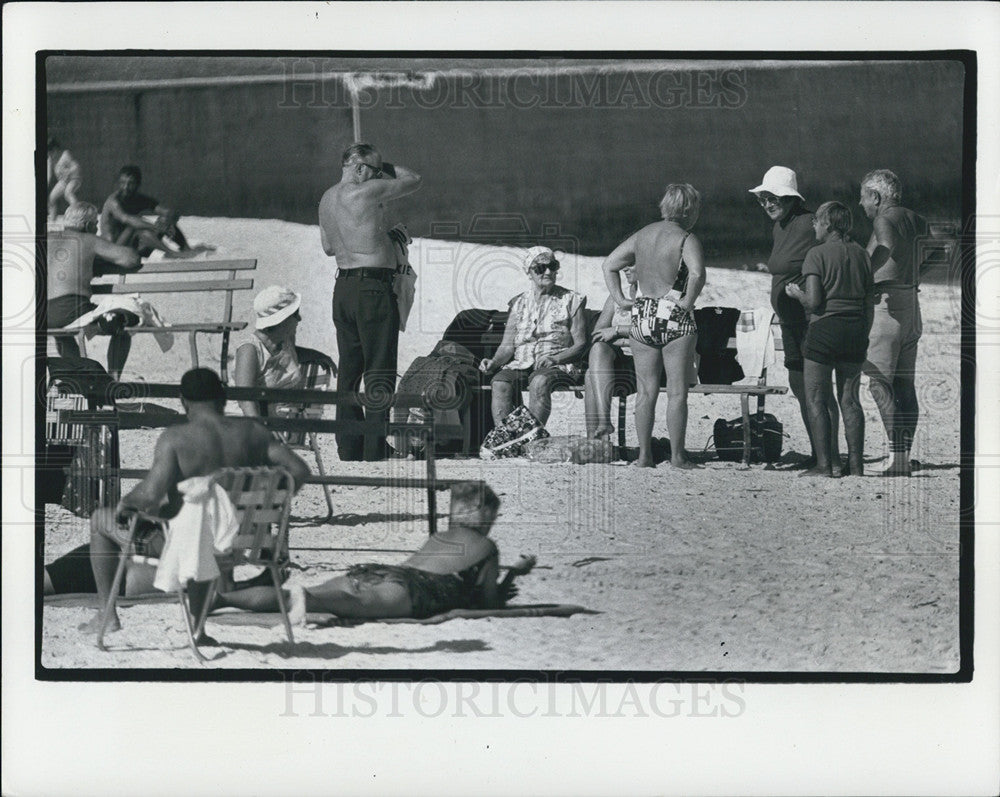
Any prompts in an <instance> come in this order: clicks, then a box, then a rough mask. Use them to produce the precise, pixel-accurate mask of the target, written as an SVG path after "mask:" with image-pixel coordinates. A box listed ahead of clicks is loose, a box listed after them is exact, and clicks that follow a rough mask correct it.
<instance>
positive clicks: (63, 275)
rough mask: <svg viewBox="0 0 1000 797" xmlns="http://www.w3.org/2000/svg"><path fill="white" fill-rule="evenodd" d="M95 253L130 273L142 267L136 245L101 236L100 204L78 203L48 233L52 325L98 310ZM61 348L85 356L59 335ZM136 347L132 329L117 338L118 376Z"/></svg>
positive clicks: (113, 362)
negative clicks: (93, 298)
mask: <svg viewBox="0 0 1000 797" xmlns="http://www.w3.org/2000/svg"><path fill="white" fill-rule="evenodd" d="M95 257H102V258H104V260H105V261H107V262H110V263H112V264H113V265H114V266H116V267H117V268H119V269H122V270H126V271H134V270H135V269H137V268H139V266H141V265H142V264H141V263H140V261H139V255H138V253H137V252H136V251H135V250H134V249H129V248H128V247H127V246H120V245H118V244H115V243H111V242H110V241H106V240H104V239H103V238H99V237H98V236H97V208H96V207H94V206H93V205H91V204H90V203H89V202H75V203H74V204H72V205H70V206H69V207H68V208H67V209H66V214H65V216H64V217H63V229H62V230H58V231H56V230H53V231H52V232H49V233H48V234H47V235H46V272H47V273H46V280H47V287H48V293H47V299H48V303H47V305H46V316H47V320H46V323H47V326H48V328H49V329H61V328H62V327H64V326H66V325H67V324H69V323H71V322H73V321H76V319H78V318H79V317H80V316H82V315H86V314H87V313H89V312H90V311H91V310H94V309H96V306H95V305H94V304H93V303H92V302H91V300H90V297H91V287H90V281H91V280H92V279H93V278H94V258H95ZM56 348H57V349H58V351H59V356H60V357H79V356H80V347H79V346H77V345H76V341H75V340H73V338H64V337H60V338H56ZM131 348H132V337H131V336H130V335H129V334H128V333H127V332H118V333H116V334H113V335H112V336H111V342H110V344H109V345H108V372H109V373H110V374H111V375H112V376H114V377H115V378H116V379H117V378H118V377H119V376H121V372H122V368H124V367H125V360H126V359H128V353H129V350H130V349H131Z"/></svg>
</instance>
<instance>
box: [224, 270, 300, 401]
mask: <svg viewBox="0 0 1000 797" xmlns="http://www.w3.org/2000/svg"><path fill="white" fill-rule="evenodd" d="M301 303H302V297H301V296H299V294H297V293H295V291H292V290H289V289H288V288H285V287H282V286H279V285H272V286H270V287H269V288H264V290H262V291H261V292H260V293H258V294H257V296H256V297H255V298H254V300H253V312H254V329H253V332H252V333H251V334H250V335H249V337H248V338H247V339H246V340H245V341H244V342H243V343H242V344H240V345H239V346H237V348H236V376H235V379H236V387H274V388H287V389H289V390H295V389H298V388H302V387H305V383H306V375H305V370H304V369H303V367H302V364H301V363H300V362H299V357H298V353H297V352H296V350H295V332H296V330H297V329H298V326H299V321H301V320H302V316H301V315H299V305H300V304H301ZM239 404H240V409H241V410H243V414H244V415H247V416H251V417H256V416H258V415H260V414H261V413H260V407H259V406H258V405H257V402H256V401H241V402H240V403H239Z"/></svg>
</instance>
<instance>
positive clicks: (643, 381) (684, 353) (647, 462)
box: [608, 335, 698, 468]
mask: <svg viewBox="0 0 1000 797" xmlns="http://www.w3.org/2000/svg"><path fill="white" fill-rule="evenodd" d="M697 340H698V336H697V335H682V336H681V337H679V338H676V339H674V340H672V341H670V342H669V343H667V344H666V345H664V346H650V345H648V344H646V343H641V342H640V341H637V340H635V338H633V339H631V340H630V341H629V346H630V347H631V349H632V357H633V359H634V360H635V377H636V385H637V390H636V399H635V431H636V435H637V436H638V438H639V458H638V459H637V460H636V461H635V463H634V464H635V466H636V467H640V468H655V467H656V464H655V462H654V461H653V420H654V418H655V416H656V400H657V398H658V397H659V395H660V384H661V382H662V376H663V374H664V372H665V373H666V377H667V388H666V390H667V434H668V435H669V437H670V464H671V465H673V466H674V467H675V468H693V467H695V465H694V463H692V462H691V460H690V459H688V455H687V450H686V449H685V447H684V444H685V436H686V434H687V415H688V408H687V398H688V378H689V376H688V374H689V370H690V363H691V362H693V361H694V350H695V344H696V343H697ZM608 404H610V397H609V399H608ZM609 426H610V424H609Z"/></svg>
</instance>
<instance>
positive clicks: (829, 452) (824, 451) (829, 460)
mask: <svg viewBox="0 0 1000 797" xmlns="http://www.w3.org/2000/svg"><path fill="white" fill-rule="evenodd" d="M861 365H862V364H861V363H860V362H836V363H833V364H827V363H820V362H816V361H815V360H810V359H808V358H807V359H806V361H805V368H804V370H803V383H804V392H805V404H806V428H807V429H808V430H809V438H810V441H811V442H812V447H813V455H814V456H815V458H816V464H815V465H814V466H813V467H811V468H809V469H808V470H807V471H805V473H803V475H815V476H829V477H831V478H840V476H842V475H843V476H846V475H852V476H863V475H864V445H865V413H864V410H863V409H862V408H861V400H860V398H859V396H858V390H859V387H860V385H861ZM789 375H791V372H789ZM831 377H833V382H835V383H836V396H834V391H833V388H832V384H831ZM789 381H791V380H789ZM831 404H833V405H835V406H836V405H837V404H839V406H840V414H841V415H842V416H843V418H844V436H845V437H846V438H847V469H846V470H845V471H843V472H842V471H841V468H840V454H839V452H838V450H837V424H836V423H835V419H836V412H835V411H834V412H831V410H830V406H831Z"/></svg>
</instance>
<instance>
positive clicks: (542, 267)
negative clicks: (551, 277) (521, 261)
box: [531, 261, 559, 275]
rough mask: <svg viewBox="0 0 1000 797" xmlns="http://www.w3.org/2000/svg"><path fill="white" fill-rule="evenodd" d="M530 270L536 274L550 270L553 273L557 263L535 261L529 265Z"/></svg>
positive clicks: (557, 268)
mask: <svg viewBox="0 0 1000 797" xmlns="http://www.w3.org/2000/svg"><path fill="white" fill-rule="evenodd" d="M531 270H532V271H533V272H535V274H538V275H542V274H544V273H545V272H546V271H551V272H552V273H553V274H555V273H556V272H557V271H558V270H559V264H558V263H556V262H555V261H553V262H551V263H535V265H533V266H532V267H531Z"/></svg>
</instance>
